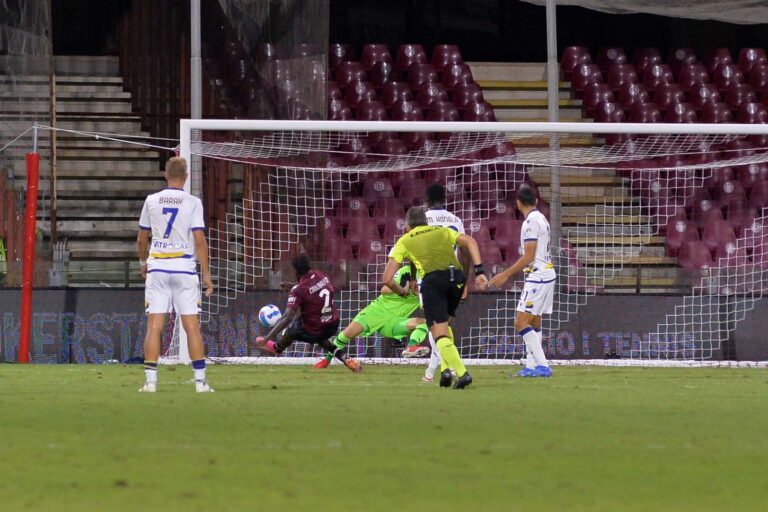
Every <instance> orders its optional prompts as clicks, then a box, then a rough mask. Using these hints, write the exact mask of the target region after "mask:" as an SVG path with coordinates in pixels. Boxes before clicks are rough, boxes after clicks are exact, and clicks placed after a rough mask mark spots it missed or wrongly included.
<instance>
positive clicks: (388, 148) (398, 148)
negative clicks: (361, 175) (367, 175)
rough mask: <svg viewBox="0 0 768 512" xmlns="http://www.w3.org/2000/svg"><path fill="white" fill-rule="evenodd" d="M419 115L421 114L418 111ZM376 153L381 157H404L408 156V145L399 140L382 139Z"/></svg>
mask: <svg viewBox="0 0 768 512" xmlns="http://www.w3.org/2000/svg"><path fill="white" fill-rule="evenodd" d="M419 113H421V111H420V110H419ZM393 119H394V118H393ZM376 151H377V152H379V153H381V154H383V155H406V154H408V145H407V144H406V143H405V142H403V141H402V140H401V139H384V140H382V141H381V142H380V143H379V147H378V148H376Z"/></svg>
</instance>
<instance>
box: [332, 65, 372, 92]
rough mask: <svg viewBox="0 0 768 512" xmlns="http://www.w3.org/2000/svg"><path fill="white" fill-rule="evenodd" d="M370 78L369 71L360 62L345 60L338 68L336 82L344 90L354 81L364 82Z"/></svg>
mask: <svg viewBox="0 0 768 512" xmlns="http://www.w3.org/2000/svg"><path fill="white" fill-rule="evenodd" d="M367 79H368V73H366V72H365V68H364V67H363V65H362V64H361V63H360V62H352V61H344V62H340V63H339V67H338V68H336V83H337V84H338V85H339V88H341V90H342V92H343V91H345V90H346V89H347V86H348V85H349V84H351V83H353V82H364V81H366V80H367Z"/></svg>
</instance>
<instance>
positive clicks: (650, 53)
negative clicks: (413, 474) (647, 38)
mask: <svg viewBox="0 0 768 512" xmlns="http://www.w3.org/2000/svg"><path fill="white" fill-rule="evenodd" d="M661 63H662V59H661V53H659V49H658V48H635V51H634V52H632V64H634V66H635V71H637V74H638V75H639V76H643V72H644V71H645V70H646V68H649V67H651V66H654V65H656V64H661Z"/></svg>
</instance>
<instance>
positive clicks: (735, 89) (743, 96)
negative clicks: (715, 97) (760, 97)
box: [725, 83, 757, 111]
mask: <svg viewBox="0 0 768 512" xmlns="http://www.w3.org/2000/svg"><path fill="white" fill-rule="evenodd" d="M756 101H757V95H756V94H755V91H754V90H752V86H751V85H749V84H740V83H732V84H731V85H729V86H728V90H727V91H726V93H725V103H727V104H728V106H729V107H731V110H734V111H738V110H739V107H741V105H742V104H744V103H754V102H756Z"/></svg>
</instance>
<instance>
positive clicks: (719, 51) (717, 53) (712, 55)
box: [704, 48, 733, 73]
mask: <svg viewBox="0 0 768 512" xmlns="http://www.w3.org/2000/svg"><path fill="white" fill-rule="evenodd" d="M721 64H733V57H731V50H729V49H728V48H713V49H712V50H709V51H707V52H706V54H705V55H704V65H705V66H706V67H707V71H709V72H710V73H714V72H715V69H717V66H719V65H721Z"/></svg>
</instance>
